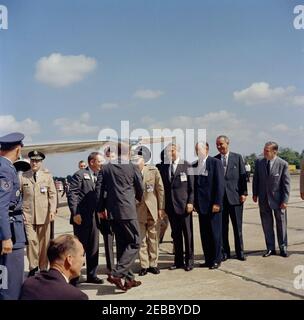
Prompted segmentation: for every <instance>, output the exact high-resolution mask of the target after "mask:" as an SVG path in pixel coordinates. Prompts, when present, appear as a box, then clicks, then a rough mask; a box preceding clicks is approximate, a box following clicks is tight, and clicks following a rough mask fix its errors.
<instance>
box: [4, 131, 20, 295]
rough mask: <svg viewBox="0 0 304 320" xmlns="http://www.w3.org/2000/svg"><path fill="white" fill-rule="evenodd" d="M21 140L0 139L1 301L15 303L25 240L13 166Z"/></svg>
mask: <svg viewBox="0 0 304 320" xmlns="http://www.w3.org/2000/svg"><path fill="white" fill-rule="evenodd" d="M23 139H24V135H23V134H22V133H18V132H16V133H11V134H8V135H6V136H4V137H1V138H0V271H1V272H0V300H17V299H18V298H19V295H20V291H21V286H22V282H23V273H24V247H25V242H26V237H25V232H24V224H23V216H22V209H21V207H22V199H21V196H20V183H19V179H18V176H17V172H16V169H15V167H14V166H13V163H14V162H15V161H16V160H17V159H18V158H19V157H20V154H21V148H22V146H23V144H22V140H23Z"/></svg>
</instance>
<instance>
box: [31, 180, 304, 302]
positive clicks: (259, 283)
mask: <svg viewBox="0 0 304 320" xmlns="http://www.w3.org/2000/svg"><path fill="white" fill-rule="evenodd" d="M291 180H292V190H291V198H290V202H289V207H288V242H289V247H288V251H289V257H288V258H283V257H280V256H271V257H268V258H263V257H262V254H263V252H264V251H265V241H264V235H263V231H262V227H261V222H260V216H259V210H258V206H257V205H256V204H254V203H253V202H252V199H251V192H250V195H249V196H248V198H247V201H246V205H245V209H244V223H243V235H244V242H245V243H244V244H245V253H246V255H247V261H245V262H241V261H239V260H236V259H233V258H232V259H229V260H227V261H226V262H224V263H222V265H221V267H220V269H218V270H209V269H205V268H199V263H201V262H203V254H202V247H201V242H200V235H199V229H198V218H197V215H196V214H194V219H193V220H194V239H195V243H194V247H195V248H194V249H195V269H194V270H193V271H191V272H186V271H184V270H181V269H179V270H174V271H169V270H168V267H169V266H170V265H171V264H172V262H173V255H172V243H171V239H170V230H169V229H168V230H167V232H166V235H165V239H164V243H162V244H161V245H160V258H159V267H160V268H161V273H160V274H159V275H153V274H148V275H146V276H144V277H137V279H138V280H141V281H142V285H141V286H139V287H137V288H132V289H131V290H129V291H127V292H126V293H123V292H122V291H120V290H118V289H116V288H115V286H114V285H112V284H110V283H108V282H107V281H105V282H104V284H102V285H94V284H87V283H81V284H80V285H79V288H80V289H81V290H83V291H84V292H85V293H86V294H87V295H88V296H89V298H90V299H91V300H118V299H119V300H122V299H123V300H125V299H126V300H141V299H149V300H155V299H159V300H165V299H173V300H193V299H224V300H229V299H244V300H247V299H254V300H255V299H263V300H264V299H277V300H281V299H288V300H289V299H291V300H293V299H304V201H302V200H301V199H300V196H299V176H292V179H291ZM249 189H250V190H251V183H250V184H249ZM71 232H72V228H71V225H70V224H69V210H68V207H67V206H66V202H65V199H64V198H62V199H61V200H60V208H59V209H58V217H57V219H56V225H55V235H59V234H62V233H71ZM230 245H231V249H233V245H234V244H233V234H232V230H231V228H230ZM233 254H234V252H232V255H233ZM99 263H100V269H99V273H100V274H99V276H101V277H102V278H103V279H106V275H105V274H104V272H105V255H104V248H103V241H102V237H100V257H99ZM26 266H27V261H26ZM297 266H300V267H298V268H300V269H301V268H302V273H295V268H296V267H297ZM301 266H302V267H301ZM138 270H139V264H138V260H137V261H136V264H135V266H134V271H136V272H138ZM82 271H83V274H84V275H85V269H83V270H82ZM298 272H299V271H298ZM83 279H84V280H85V277H83ZM297 285H298V286H297ZM297 287H300V288H298V289H297Z"/></svg>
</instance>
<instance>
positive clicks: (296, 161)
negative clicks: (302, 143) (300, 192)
mask: <svg viewBox="0 0 304 320" xmlns="http://www.w3.org/2000/svg"><path fill="white" fill-rule="evenodd" d="M303 155H304V150H303V151H302V153H301V154H300V153H299V152H298V151H295V150H292V149H291V148H280V149H279V156H280V157H281V158H282V159H284V160H285V161H287V162H288V164H293V165H295V166H296V167H297V169H299V168H300V163H301V157H303Z"/></svg>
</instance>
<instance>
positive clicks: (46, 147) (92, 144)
mask: <svg viewBox="0 0 304 320" xmlns="http://www.w3.org/2000/svg"><path fill="white" fill-rule="evenodd" d="M108 142H109V141H108V140H106V141H82V142H60V143H45V144H32V145H25V146H24V147H23V148H22V156H23V157H25V156H27V154H28V153H29V152H30V151H32V150H38V151H40V152H42V153H44V154H47V155H51V154H58V153H72V152H82V151H88V150H98V149H100V148H102V147H103V146H104V145H105V144H107V143H108Z"/></svg>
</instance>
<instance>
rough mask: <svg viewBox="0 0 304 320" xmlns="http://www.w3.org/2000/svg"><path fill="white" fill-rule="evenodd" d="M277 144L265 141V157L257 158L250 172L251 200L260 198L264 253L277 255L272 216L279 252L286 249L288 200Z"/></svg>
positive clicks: (286, 176) (287, 182)
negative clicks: (251, 178) (265, 249)
mask: <svg viewBox="0 0 304 320" xmlns="http://www.w3.org/2000/svg"><path fill="white" fill-rule="evenodd" d="M278 149H279V146H278V144H277V143H276V142H272V141H270V142H267V143H266V144H265V146H264V157H263V158H260V159H257V160H256V163H255V170H254V175H253V185H252V193H253V196H252V198H253V201H254V202H257V201H259V207H260V216H261V221H262V226H263V231H264V235H265V241H266V247H267V251H266V252H265V253H264V255H263V257H269V256H271V255H276V250H275V236H274V230H273V216H274V217H275V220H276V228H277V237H278V244H279V249H280V256H282V257H284V258H286V257H288V253H287V203H288V200H289V193H290V176H289V172H288V163H287V162H286V161H285V160H283V159H281V158H280V157H278V155H277V154H278Z"/></svg>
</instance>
